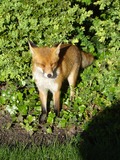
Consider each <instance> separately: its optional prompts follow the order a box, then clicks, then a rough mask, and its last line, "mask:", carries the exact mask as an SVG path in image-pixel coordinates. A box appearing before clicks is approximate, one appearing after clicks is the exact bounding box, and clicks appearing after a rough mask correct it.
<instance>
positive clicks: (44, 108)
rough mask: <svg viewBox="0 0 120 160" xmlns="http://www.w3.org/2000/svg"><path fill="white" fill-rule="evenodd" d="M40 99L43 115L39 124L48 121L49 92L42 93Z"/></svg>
mask: <svg viewBox="0 0 120 160" xmlns="http://www.w3.org/2000/svg"><path fill="white" fill-rule="evenodd" d="M39 97H40V100H41V104H42V113H41V114H40V116H39V123H44V122H46V120H47V91H40V92H39Z"/></svg>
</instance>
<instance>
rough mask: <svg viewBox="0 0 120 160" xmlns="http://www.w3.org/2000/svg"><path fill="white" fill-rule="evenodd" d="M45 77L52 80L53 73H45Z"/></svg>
mask: <svg viewBox="0 0 120 160" xmlns="http://www.w3.org/2000/svg"><path fill="white" fill-rule="evenodd" d="M44 76H45V77H46V78H52V77H53V73H44Z"/></svg>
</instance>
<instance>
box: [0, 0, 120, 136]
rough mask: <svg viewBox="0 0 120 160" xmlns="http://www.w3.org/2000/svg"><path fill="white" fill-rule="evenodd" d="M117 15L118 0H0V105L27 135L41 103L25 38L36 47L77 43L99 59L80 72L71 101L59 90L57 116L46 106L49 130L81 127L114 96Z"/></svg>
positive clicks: (116, 91) (33, 127)
mask: <svg viewBox="0 0 120 160" xmlns="http://www.w3.org/2000/svg"><path fill="white" fill-rule="evenodd" d="M96 10H97V11H96ZM119 19H120V14H119V1H118V0H115V1H114V2H110V1H106V2H105V1H103V0H99V1H96V2H92V0H76V1H74V2H73V1H72V0H66V1H64V0H61V1H58V0H56V1H52V0H41V1H38V0H35V1H32V0H31V1H28V0H25V1H24V2H23V1H22V0H20V1H17V0H12V1H10V0H2V1H1V2H0V39H1V41H0V75H1V76H0V82H1V86H2V83H4V84H5V87H4V89H2V90H1V96H0V107H1V108H0V110H3V108H5V110H7V111H8V112H9V113H10V114H11V116H12V118H13V122H16V121H17V122H19V123H20V124H21V126H22V127H24V128H26V130H27V131H30V133H31V134H32V133H33V132H34V131H35V130H36V129H37V127H38V115H39V113H40V112H41V108H40V102H39V100H38V92H37V89H36V88H35V85H34V81H33V80H32V74H31V55H30V53H29V51H28V50H29V49H28V39H30V40H33V41H34V42H36V43H37V44H38V45H40V46H43V45H44V46H51V45H53V44H54V43H60V42H65V43H66V42H67V43H68V42H72V43H73V44H75V43H77V44H78V46H80V47H81V48H82V49H83V50H85V51H89V52H92V53H93V54H95V55H97V56H99V60H97V61H96V62H95V63H94V65H93V66H91V67H89V68H88V69H86V70H85V71H84V72H83V73H82V74H81V79H82V82H81V83H79V84H78V85H77V87H76V96H75V100H74V102H73V103H71V102H70V100H69V91H68V93H67V94H65V95H64V94H62V97H64V98H63V99H62V100H61V101H62V103H63V109H62V111H61V116H60V118H56V117H55V114H54V113H53V111H52V109H51V112H50V113H49V115H48V119H47V123H46V125H45V127H46V130H47V132H48V133H51V132H52V126H53V125H56V126H57V127H63V128H64V127H66V126H68V125H72V124H75V125H80V124H83V128H85V125H86V122H87V121H88V120H90V119H91V118H92V117H93V116H94V115H96V114H97V112H98V111H100V110H103V109H104V108H105V107H110V106H111V104H112V103H114V102H115V101H117V100H119V97H118V96H119V95H120V94H119V83H120V82H119V81H120V80H119V65H118V63H119V61H118V60H119V54H120V53H119V51H118V50H119V48H120V46H119V45H120V44H119V38H120V37H119V31H120V27H119V26H120V25H119ZM95 51H97V54H96V53H94V52H95ZM107 51H108V52H107ZM108 53H109V54H108ZM50 104H51V108H52V107H53V106H52V102H51V103H50Z"/></svg>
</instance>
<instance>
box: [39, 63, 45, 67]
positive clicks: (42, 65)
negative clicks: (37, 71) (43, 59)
mask: <svg viewBox="0 0 120 160" xmlns="http://www.w3.org/2000/svg"><path fill="white" fill-rule="evenodd" d="M37 65H38V66H41V67H43V68H44V67H45V64H43V63H37Z"/></svg>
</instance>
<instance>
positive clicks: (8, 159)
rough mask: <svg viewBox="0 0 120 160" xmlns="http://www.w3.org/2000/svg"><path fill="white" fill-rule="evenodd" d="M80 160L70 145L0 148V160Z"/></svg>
mask: <svg viewBox="0 0 120 160" xmlns="http://www.w3.org/2000/svg"><path fill="white" fill-rule="evenodd" d="M16 159H17V160H82V159H81V158H80V155H79V151H78V149H77V148H76V147H75V146H73V145H72V144H61V145H59V144H54V145H52V146H42V147H36V146H31V147H25V146H20V145H18V146H16V147H15V146H14V147H8V146H0V160H16Z"/></svg>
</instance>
